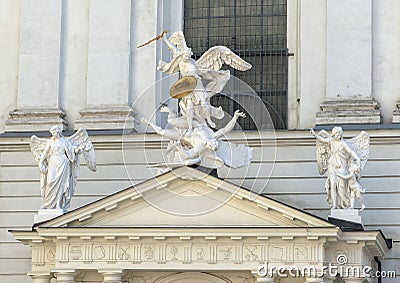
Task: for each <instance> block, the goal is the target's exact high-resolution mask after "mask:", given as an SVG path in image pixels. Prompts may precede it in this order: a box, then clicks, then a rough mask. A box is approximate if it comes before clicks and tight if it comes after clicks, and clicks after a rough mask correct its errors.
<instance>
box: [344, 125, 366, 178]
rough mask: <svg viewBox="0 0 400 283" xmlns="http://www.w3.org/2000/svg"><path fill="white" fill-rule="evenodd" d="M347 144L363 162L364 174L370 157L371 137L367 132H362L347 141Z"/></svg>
mask: <svg viewBox="0 0 400 283" xmlns="http://www.w3.org/2000/svg"><path fill="white" fill-rule="evenodd" d="M347 143H348V144H349V145H350V147H351V148H352V149H353V150H354V151H355V152H356V153H357V155H358V157H359V158H360V160H361V164H360V165H361V166H360V167H361V168H360V169H361V170H360V171H361V172H362V170H363V169H364V166H365V164H366V163H367V160H368V156H369V143H370V139H369V135H368V134H367V133H366V132H365V131H362V132H361V133H360V134H359V135H358V136H355V137H354V138H352V139H350V140H347ZM361 172H360V174H361Z"/></svg>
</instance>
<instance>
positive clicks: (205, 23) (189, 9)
mask: <svg viewBox="0 0 400 283" xmlns="http://www.w3.org/2000/svg"><path fill="white" fill-rule="evenodd" d="M286 1H287V0H185V1H184V4H185V7H184V34H185V38H186V41H187V44H188V46H189V47H191V48H192V51H193V53H194V56H193V57H194V58H195V59H198V58H199V56H201V55H202V54H203V53H204V52H205V51H207V50H208V49H209V48H210V47H213V46H215V45H224V46H227V47H229V48H230V49H231V50H232V51H233V52H235V53H236V54H238V55H239V56H240V57H241V58H243V59H244V60H246V61H247V62H249V63H251V64H252V65H253V67H252V69H251V70H249V71H246V72H240V71H235V70H233V69H231V74H232V75H233V76H235V77H237V78H239V79H241V80H243V81H244V82H246V83H247V84H248V85H249V86H251V87H252V88H253V89H254V90H255V91H256V92H257V94H258V96H259V97H260V98H261V100H262V101H263V102H264V104H265V106H266V108H267V109H268V112H269V114H270V115H271V118H272V121H273V123H274V127H275V128H276V129H285V128H287V84H288V55H289V54H288V50H287V42H286V22H287V12H286V10H287V7H286ZM228 96H230V97H231V98H229V97H227V96H224V95H215V96H214V97H213V98H212V100H211V103H212V104H213V105H216V106H219V105H221V106H222V107H223V108H224V110H225V111H226V112H228V113H230V114H233V111H234V110H235V109H237V108H240V107H239V106H238V105H237V103H236V102H235V97H234V93H232V94H229V95H228ZM254 114H255V115H257V113H254ZM260 115H262V113H260ZM239 124H240V126H241V127H242V129H244V130H255V125H254V123H253V122H252V121H251V119H240V120H239Z"/></svg>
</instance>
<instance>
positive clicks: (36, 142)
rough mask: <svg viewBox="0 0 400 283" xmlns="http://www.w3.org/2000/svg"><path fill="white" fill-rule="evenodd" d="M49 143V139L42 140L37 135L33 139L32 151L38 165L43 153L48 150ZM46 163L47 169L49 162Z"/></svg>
mask: <svg viewBox="0 0 400 283" xmlns="http://www.w3.org/2000/svg"><path fill="white" fill-rule="evenodd" d="M47 142H48V140H47V139H41V138H38V137H37V136H35V135H33V136H32V137H31V140H30V146H31V151H32V153H33V156H34V158H35V160H36V162H37V163H38V164H39V162H40V159H41V158H42V154H43V151H44V150H45V149H46V145H47ZM44 162H45V165H46V167H47V161H46V160H45V161H44Z"/></svg>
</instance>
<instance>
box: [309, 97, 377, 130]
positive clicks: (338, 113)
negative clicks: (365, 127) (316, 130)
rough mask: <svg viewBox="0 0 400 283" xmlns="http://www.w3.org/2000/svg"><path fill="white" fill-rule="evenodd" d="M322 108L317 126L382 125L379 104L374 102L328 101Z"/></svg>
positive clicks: (318, 114)
mask: <svg viewBox="0 0 400 283" xmlns="http://www.w3.org/2000/svg"><path fill="white" fill-rule="evenodd" d="M320 108H321V111H319V112H317V118H316V124H317V125H337V124H341V125H343V124H380V123H381V116H380V110H379V104H378V103H377V102H376V101H373V100H328V101H325V102H323V103H321V104H320Z"/></svg>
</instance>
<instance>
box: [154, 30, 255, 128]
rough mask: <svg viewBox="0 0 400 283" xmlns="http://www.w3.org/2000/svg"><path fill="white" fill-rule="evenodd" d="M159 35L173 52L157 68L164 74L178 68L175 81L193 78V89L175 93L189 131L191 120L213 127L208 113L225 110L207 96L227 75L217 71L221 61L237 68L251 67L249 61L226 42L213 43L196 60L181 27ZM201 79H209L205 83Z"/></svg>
mask: <svg viewBox="0 0 400 283" xmlns="http://www.w3.org/2000/svg"><path fill="white" fill-rule="evenodd" d="M162 39H163V40H164V42H165V44H166V45H167V46H168V49H169V50H170V51H171V52H172V54H173V58H172V60H171V62H169V63H166V62H163V61H160V63H159V65H158V69H159V70H160V71H162V72H165V73H167V74H174V73H177V72H180V74H181V76H182V78H181V79H180V80H179V81H178V82H177V83H178V84H179V83H180V82H182V81H185V80H189V79H192V80H193V81H194V85H193V86H194V88H193V90H192V91H189V92H186V93H185V94H184V95H182V96H181V97H179V96H178V97H175V98H182V99H181V101H180V103H179V105H180V108H181V110H182V114H183V117H182V118H183V119H185V124H186V125H185V128H187V129H188V131H187V133H188V135H190V134H191V133H192V130H193V120H198V121H199V120H203V121H204V120H205V121H206V122H207V123H208V125H210V126H211V127H212V128H215V124H214V123H213V122H212V121H211V117H214V118H217V119H222V118H223V116H224V112H223V110H222V108H221V107H219V108H217V107H214V106H212V105H211V104H210V98H211V97H212V96H213V95H214V94H217V93H219V92H221V91H222V89H223V88H224V86H225V84H226V83H227V82H228V80H229V78H230V72H229V71H220V69H221V67H222V65H223V64H227V65H229V66H231V67H233V68H235V69H237V70H240V71H246V70H249V69H250V68H251V67H252V66H251V64H249V63H247V62H246V61H244V60H243V59H241V58H240V57H239V56H238V55H236V54H235V53H233V52H232V51H231V50H230V49H229V48H227V47H225V46H214V47H212V48H210V49H209V50H208V51H207V52H205V53H204V54H203V55H202V56H201V57H200V58H199V59H198V60H197V61H195V60H193V59H192V58H191V56H192V55H193V53H192V50H191V49H190V48H188V47H187V45H186V41H185V36H184V34H183V32H182V31H177V32H174V33H173V34H172V36H171V37H170V38H169V39H167V38H166V37H165V33H163V34H162ZM203 80H204V81H205V80H207V81H209V82H208V83H207V85H206V86H204V84H203ZM171 89H172V88H171ZM179 124H181V123H179Z"/></svg>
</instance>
